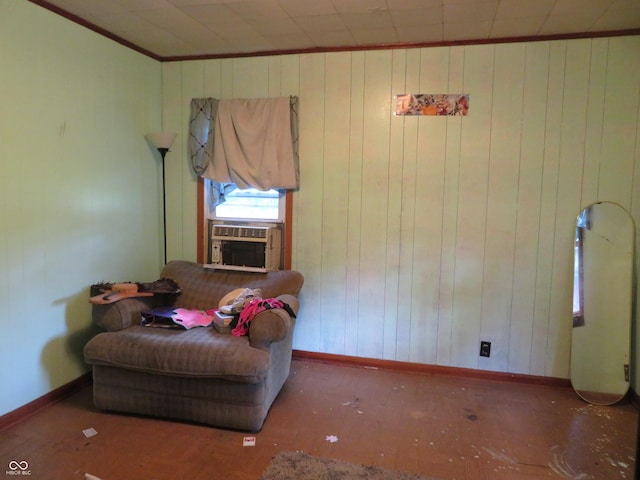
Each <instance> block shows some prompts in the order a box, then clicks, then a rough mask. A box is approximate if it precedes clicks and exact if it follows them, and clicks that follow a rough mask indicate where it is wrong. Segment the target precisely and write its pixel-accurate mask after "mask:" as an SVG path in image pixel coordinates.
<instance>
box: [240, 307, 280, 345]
mask: <svg viewBox="0 0 640 480" xmlns="http://www.w3.org/2000/svg"><path fill="white" fill-rule="evenodd" d="M283 306H284V303H282V302H281V301H280V300H277V299H275V298H267V299H263V298H256V299H254V300H251V302H249V304H248V305H247V306H245V307H244V308H243V309H242V312H240V318H239V319H238V325H236V327H235V328H234V329H233V330H231V334H232V335H235V336H236V337H242V336H243V335H246V334H247V333H249V325H250V324H251V322H252V321H253V319H254V318H255V316H256V315H258V314H259V313H260V312H262V311H264V310H267V309H271V308H282V307H283Z"/></svg>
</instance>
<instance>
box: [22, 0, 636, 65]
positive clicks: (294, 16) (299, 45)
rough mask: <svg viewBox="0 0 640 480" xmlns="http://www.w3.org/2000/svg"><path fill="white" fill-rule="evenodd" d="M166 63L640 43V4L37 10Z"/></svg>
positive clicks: (181, 5) (602, 0)
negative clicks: (598, 39)
mask: <svg viewBox="0 0 640 480" xmlns="http://www.w3.org/2000/svg"><path fill="white" fill-rule="evenodd" d="M31 1H32V2H33V3H36V4H39V5H41V6H43V7H45V8H49V9H51V10H53V11H55V12H57V13H59V14H61V15H64V16H66V17H68V18H71V19H73V20H75V21H78V22H79V23H84V24H86V25H87V26H88V27H90V28H94V27H99V29H97V30H98V31H100V29H102V30H104V31H106V32H110V34H111V36H113V37H114V38H116V39H119V40H122V41H124V43H128V44H130V45H133V46H134V47H136V48H138V49H140V50H142V51H145V52H148V53H149V54H151V55H153V56H156V57H157V58H159V59H170V58H177V57H180V58H184V57H189V56H199V57H201V56H225V55H239V54H260V53H277V52H282V51H287V52H290V51H305V50H306V51H309V50H319V49H348V48H363V47H372V48H373V47H376V46H381V45H387V46H388V45H398V46H399V47H406V46H409V45H430V44H442V43H456V42H467V41H468V42H477V41H498V40H500V39H506V38H508V39H512V38H514V37H524V38H527V39H531V38H532V37H536V36H538V37H547V36H563V35H569V36H576V35H589V34H602V33H604V32H607V33H609V34H611V33H616V32H619V33H627V34H628V33H633V34H640V0H31Z"/></svg>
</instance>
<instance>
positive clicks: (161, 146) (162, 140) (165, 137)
mask: <svg viewBox="0 0 640 480" xmlns="http://www.w3.org/2000/svg"><path fill="white" fill-rule="evenodd" d="M176 136H177V134H176V133H173V132H154V133H147V134H146V135H145V138H146V139H147V141H148V142H149V143H151V144H152V145H153V146H154V147H156V148H157V149H158V152H160V156H161V157H162V230H163V239H164V264H165V265H166V264H167V194H166V188H167V186H166V180H165V173H164V157H165V156H166V155H167V152H168V151H169V148H171V145H172V144H173V141H174V140H175V139H176Z"/></svg>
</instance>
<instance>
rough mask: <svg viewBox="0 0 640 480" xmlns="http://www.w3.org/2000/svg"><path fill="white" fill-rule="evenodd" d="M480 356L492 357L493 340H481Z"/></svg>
mask: <svg viewBox="0 0 640 480" xmlns="http://www.w3.org/2000/svg"><path fill="white" fill-rule="evenodd" d="M480 356H481V357H490V356H491V342H484V341H482V342H480Z"/></svg>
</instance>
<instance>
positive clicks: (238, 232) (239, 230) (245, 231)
mask: <svg viewBox="0 0 640 480" xmlns="http://www.w3.org/2000/svg"><path fill="white" fill-rule="evenodd" d="M268 229H269V228H268V227H250V226H235V225H214V226H213V235H214V236H215V237H228V238H256V239H257V238H263V239H266V238H267V230H268Z"/></svg>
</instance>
